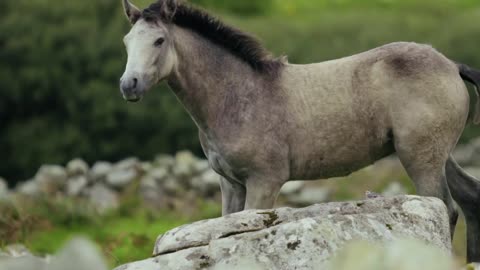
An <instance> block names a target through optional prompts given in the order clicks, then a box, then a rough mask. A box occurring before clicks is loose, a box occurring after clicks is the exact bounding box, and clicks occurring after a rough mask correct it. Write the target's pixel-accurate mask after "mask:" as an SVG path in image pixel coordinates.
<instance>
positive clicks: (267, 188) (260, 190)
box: [245, 177, 284, 209]
mask: <svg viewBox="0 0 480 270" xmlns="http://www.w3.org/2000/svg"><path fill="white" fill-rule="evenodd" d="M283 183H284V182H283V181H279V180H278V179H275V178H272V177H258V178H257V177H256V178H250V179H248V180H247V182H246V186H247V200H246V202H245V209H272V208H273V207H274V205H275V201H276V200H277V197H278V194H279V193H280V189H281V188H282V186H283Z"/></svg>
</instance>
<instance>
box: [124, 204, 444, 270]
mask: <svg viewBox="0 0 480 270" xmlns="http://www.w3.org/2000/svg"><path fill="white" fill-rule="evenodd" d="M402 238H415V239H419V240H421V241H424V242H427V243H429V244H430V245H432V246H435V247H437V248H439V249H440V250H442V251H444V252H450V250H451V243H450V231H449V222H448V215H447V211H446V207H445V205H444V204H443V202H442V201H440V200H438V199H435V198H421V197H416V196H404V197H395V198H378V199H374V200H367V201H360V202H344V203H327V204H319V205H313V206H310V207H307V208H303V209H292V208H281V209H277V210H263V211H262V210H250V211H244V212H241V213H237V214H233V215H229V216H226V217H221V218H217V219H211V220H204V221H200V222H197V223H193V224H191V225H186V226H182V227H179V228H177V229H174V230H171V231H169V232H167V233H166V234H164V235H162V236H160V237H159V238H158V240H157V243H156V244H155V248H154V254H155V257H154V258H151V259H147V260H144V261H141V262H137V263H131V264H128V265H124V266H121V267H119V268H117V270H134V269H143V270H167V269H230V270H234V269H235V270H236V269H324V268H322V267H323V266H325V265H326V264H327V262H328V261H330V260H331V258H332V256H334V255H335V253H336V252H337V251H338V250H339V249H340V248H342V247H343V246H345V244H346V243H348V242H349V241H351V240H356V239H359V240H368V241H371V242H378V243H386V242H391V241H393V240H396V239H402Z"/></svg>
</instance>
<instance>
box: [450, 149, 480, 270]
mask: <svg viewBox="0 0 480 270" xmlns="http://www.w3.org/2000/svg"><path fill="white" fill-rule="evenodd" d="M445 171H446V174H447V180H448V187H449V188H450V192H451V194H452V196H453V199H454V200H455V201H456V202H457V204H458V205H460V207H461V208H462V211H463V214H464V216H465V220H466V223H467V260H468V262H480V207H479V206H480V181H478V180H477V179H476V178H475V177H473V176H472V175H470V174H468V173H467V172H465V171H464V170H463V169H462V168H461V167H460V165H458V163H457V162H456V161H455V159H454V158H453V156H450V158H449V159H448V161H447V165H446V167H445Z"/></svg>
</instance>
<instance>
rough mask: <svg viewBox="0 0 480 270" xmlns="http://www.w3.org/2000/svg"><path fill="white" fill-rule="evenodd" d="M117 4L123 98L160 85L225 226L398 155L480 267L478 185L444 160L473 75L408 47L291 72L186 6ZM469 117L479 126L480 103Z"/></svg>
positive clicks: (170, 1)
mask: <svg viewBox="0 0 480 270" xmlns="http://www.w3.org/2000/svg"><path fill="white" fill-rule="evenodd" d="M123 4H124V8H125V13H126V15H127V17H128V19H129V20H130V22H131V24H132V25H133V26H132V29H131V31H130V32H129V33H128V34H127V35H126V36H125V39H124V43H125V45H126V49H127V53H128V63H127V67H126V71H125V73H124V74H123V76H122V78H121V82H120V84H121V86H120V88H121V92H122V94H123V96H124V98H125V99H126V100H128V101H132V102H134V101H139V100H140V99H141V98H142V97H143V96H144V94H145V93H146V92H147V91H148V90H149V89H150V88H152V86H154V85H156V84H158V83H159V82H160V81H163V80H166V81H168V84H169V86H170V88H171V89H173V91H174V92H175V94H176V96H177V97H178V99H179V100H180V102H181V103H182V104H183V105H184V106H185V108H186V110H187V111H188V112H189V113H190V115H191V117H192V119H193V121H194V122H195V123H196V125H197V126H198V128H199V133H200V141H201V144H202V147H203V149H204V152H205V155H206V156H207V157H208V161H209V163H210V165H211V166H212V168H213V169H214V170H215V171H216V172H217V173H218V174H219V175H221V190H222V203H223V215H227V214H230V213H234V212H238V211H242V210H244V209H265V208H272V207H273V206H274V202H275V200H276V198H277V195H278V193H279V191H280V188H281V187H282V185H283V184H284V183H286V182H287V181H289V180H293V179H302V180H314V179H320V178H330V177H338V176H345V175H348V174H350V173H352V172H354V171H356V170H358V169H361V168H363V167H365V166H367V165H370V164H372V163H374V162H375V161H377V160H379V159H381V158H383V157H386V156H388V155H391V154H393V153H396V154H397V155H398V157H399V159H400V161H401V162H402V164H403V166H404V167H405V169H406V171H407V173H408V175H409V176H410V178H411V179H412V180H413V182H414V183H415V187H416V190H417V193H418V194H419V195H422V196H434V197H438V198H440V199H441V200H443V201H444V202H445V205H446V206H447V209H448V213H449V215H450V221H451V229H452V233H453V230H454V228H455V225H456V222H457V216H458V214H457V210H456V206H455V203H454V201H453V199H455V201H456V202H457V203H458V205H460V207H461V208H462V210H463V212H464V213H465V216H466V219H467V226H468V260H469V261H477V262H480V215H479V214H480V212H479V209H480V182H479V181H478V180H476V179H475V178H473V177H472V176H470V175H468V174H467V173H465V172H464V171H463V170H462V169H461V168H460V167H459V166H458V164H457V163H456V162H455V160H454V159H453V157H452V156H451V153H452V150H453V149H454V147H455V145H456V144H457V142H458V139H459V137H460V135H461V134H462V132H463V130H464V128H465V125H466V123H467V121H468V119H469V101H470V97H469V94H468V91H467V88H466V86H465V83H464V81H463V80H467V81H469V82H471V83H473V84H475V85H476V86H477V94H478V85H479V84H480V73H479V72H477V71H475V70H473V69H471V68H469V67H467V66H466V65H462V64H457V63H455V62H453V61H451V60H449V59H447V58H446V57H445V56H443V55H442V54H441V53H439V52H438V51H436V50H435V49H433V48H432V47H431V46H427V45H420V44H416V43H406V42H399V43H392V44H388V45H385V46H382V47H379V48H376V49H373V50H371V51H367V52H364V53H361V54H357V55H353V56H350V57H346V58H342V59H338V60H333V61H327V62H322V63H316V64H309V65H293V64H289V63H288V62H287V61H286V60H285V59H284V58H280V59H275V58H272V57H271V56H270V54H269V53H268V52H267V51H266V50H265V49H264V48H263V47H262V46H261V45H260V44H259V43H258V42H257V41H256V40H255V39H254V38H252V37H250V36H249V35H247V34H245V33H243V32H241V31H239V30H237V29H235V28H233V27H230V26H227V25H225V24H224V23H222V22H220V21H219V20H218V19H216V18H214V17H212V16H211V15H209V14H208V13H206V12H205V11H202V10H200V9H199V8H196V7H193V6H191V5H189V4H186V3H183V2H180V1H174V0H159V1H157V2H155V3H153V4H152V5H151V6H150V7H148V8H146V9H144V10H142V11H141V10H139V9H138V8H137V7H135V6H134V5H132V4H131V3H130V2H129V1H128V0H123ZM462 79H463V80H462ZM471 115H472V117H471V118H473V121H474V122H475V123H478V122H480V105H479V103H477V106H476V108H475V111H474V113H472V114H471ZM452 196H453V198H452Z"/></svg>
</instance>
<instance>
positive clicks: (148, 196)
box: [139, 176, 167, 209]
mask: <svg viewBox="0 0 480 270" xmlns="http://www.w3.org/2000/svg"><path fill="white" fill-rule="evenodd" d="M139 192H140V197H141V198H142V200H143V202H144V203H146V204H147V205H148V206H150V207H152V208H154V209H161V208H162V207H164V206H165V204H166V200H167V198H166V197H165V196H164V192H163V190H162V189H161V187H160V185H159V184H158V182H157V180H156V179H155V178H152V177H150V176H144V177H143V178H142V180H141V181H140V190H139Z"/></svg>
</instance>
